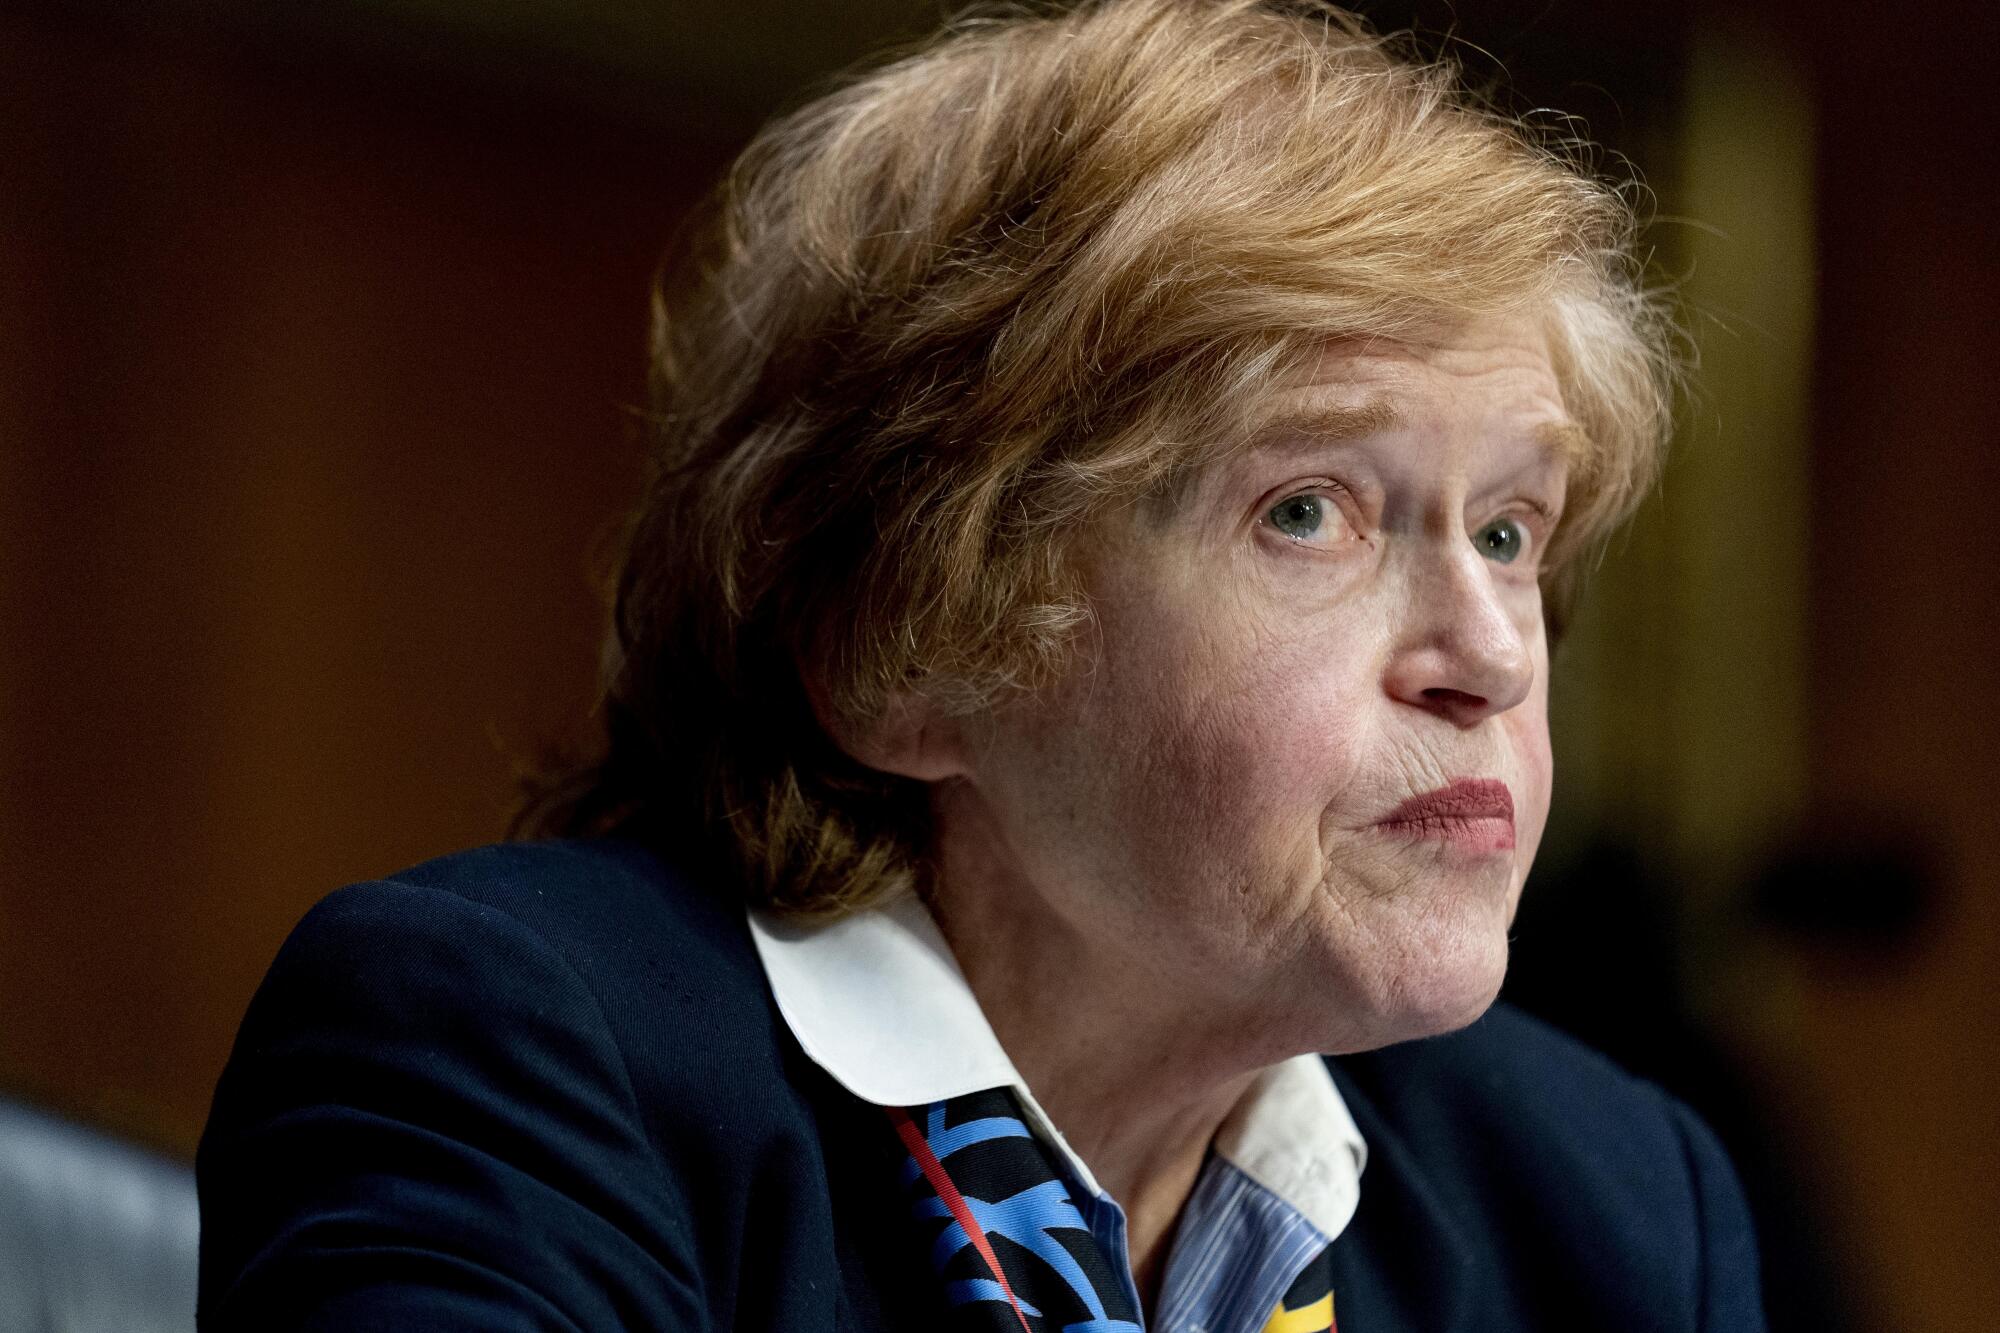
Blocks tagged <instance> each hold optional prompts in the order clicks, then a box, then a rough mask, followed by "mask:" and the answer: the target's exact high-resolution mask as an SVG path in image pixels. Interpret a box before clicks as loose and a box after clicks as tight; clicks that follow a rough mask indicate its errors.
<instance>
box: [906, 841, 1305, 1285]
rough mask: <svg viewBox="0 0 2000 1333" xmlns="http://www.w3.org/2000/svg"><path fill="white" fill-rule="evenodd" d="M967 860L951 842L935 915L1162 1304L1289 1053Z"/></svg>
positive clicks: (992, 862) (995, 862)
mask: <svg viewBox="0 0 2000 1333" xmlns="http://www.w3.org/2000/svg"><path fill="white" fill-rule="evenodd" d="M962 827H963V825H961V828H962ZM966 850H968V849H966V848H964V847H963V846H962V845H961V847H960V849H959V850H957V851H954V849H953V847H952V844H951V842H950V840H949V839H947V840H946V841H945V845H944V847H943V855H942V857H941V861H940V873H939V875H938V877H937V880H936V882H935V883H934V885H933V888H932V894H931V907H932V911H933V913H934V915H935V916H936V918H937V921H938V925H939V928H940V929H941V930H942V931H943V933H944V935H945V938H946V940H947V941H949V943H950V944H951V947H952V951H953V953H954V954H955V955H956V956H957V958H958V961H959V965H960V966H961V967H962V968H963V969H964V972H965V976H966V980H967V982H968V983H969V984H970V985H971V987H972V991H973V994H974V995H975V996H976V997H977V998H978V1000H979V1005H980V1008H981V1010H982V1011H983V1012H984V1013H985V1015H986V1018H987V1021H988V1022H989V1023H991V1024H992V1027H993V1031H994V1034H995V1035H996V1036H997V1037H998V1038H999V1039H1000V1044H1001V1045H1002V1046H1003V1047H1004V1048H1005V1049H1006V1051H1007V1054H1008V1056H1009V1057H1010V1058H1011V1059H1012V1060H1013V1062H1014V1065H1015V1067H1016V1068H1017V1069H1018V1070H1019V1071H1020V1073H1021V1076H1022V1078H1023V1079H1024V1080H1025V1081H1026V1083H1027V1085H1028V1087H1029V1088H1030V1089H1032V1090H1033V1092H1034V1094H1035V1098H1036V1100H1037V1101H1039V1102H1040V1103H1041V1104H1042V1107H1043V1109H1044V1110H1046V1111H1047V1112H1048V1114H1049V1117H1050V1119H1051V1120H1052V1121H1053V1122H1054V1123H1055V1124H1056V1126H1057V1127H1058V1128H1059V1129H1061V1131H1062V1133H1063V1137H1064V1138H1065V1139H1067V1140H1068V1141H1069V1143H1070V1146H1071V1147H1072V1148H1074V1149H1075V1150H1076V1152H1077V1153H1078V1155H1079V1156H1081V1157H1082V1158H1083V1160H1084V1161H1085V1162H1087V1163H1088V1164H1089V1166H1090V1169H1091V1171H1092V1173H1093V1174H1094V1175H1096V1177H1097V1179H1098V1183H1099V1184H1100V1185H1102V1186H1103V1187H1104V1189H1105V1190H1107V1191H1108V1192H1109V1193H1110V1194H1111V1196H1112V1197H1113V1198H1115V1199H1117V1200H1118V1202H1119V1204H1120V1206H1121V1207H1122V1208H1124V1210H1125V1213H1126V1220H1127V1224H1128V1225H1127V1240H1128V1245H1129V1248H1130V1252H1131V1262H1132V1269H1133V1276H1134V1279H1135V1281H1136V1282H1137V1284H1138V1286H1139V1292H1140V1297H1141V1299H1142V1300H1143V1301H1144V1302H1146V1304H1148V1305H1149V1306H1150V1305H1151V1304H1152V1303H1153V1302H1154V1299H1155V1297H1156V1295H1157V1291H1158V1286H1159V1282H1160V1278H1161V1276H1162V1274H1163V1271H1164V1268H1165V1264H1166V1256H1167V1252H1168V1249H1169V1247H1170V1245H1171V1243H1172V1239H1173V1233H1174V1228H1175V1225H1176V1223H1177V1222H1178V1221H1179V1218H1180V1213H1181V1209H1182V1207H1183V1206H1184V1205H1185V1203H1186V1202H1187V1198H1188V1195H1189V1194H1190V1192H1191V1191H1192V1190H1193V1188H1194V1184H1195V1180H1196V1177H1197V1176H1198V1175H1199V1174H1200V1171H1201V1165H1202V1162H1203V1159H1204V1158H1205V1156H1206V1154H1207V1152H1208V1148H1209V1145H1210V1143H1211V1142H1212V1141H1213V1139H1214V1137H1215V1133H1216V1131H1217V1129H1219V1128H1220V1127H1221V1125H1222V1122H1223V1120H1224V1119H1225V1118H1226V1117H1227V1116H1228V1114H1229V1112H1230V1110H1231V1109H1232V1108H1233V1107H1234V1106H1235V1105H1236V1102H1237V1101H1238V1099H1239V1098H1240V1097H1241V1096H1242V1094H1243V1092H1244V1090H1245V1088H1246V1087H1247V1086H1248V1085H1249V1083H1250V1082H1251V1080H1252V1079H1253V1078H1254V1077H1255V1076H1256V1074H1257V1072H1258V1070H1259V1069H1261V1068H1262V1067H1263V1066H1264V1065H1265V1064H1269V1063H1271V1062H1272V1061H1273V1060H1275V1059H1278V1058H1282V1056H1283V1054H1284V1052H1275V1053H1270V1055H1269V1058H1259V1053H1258V1051H1257V1045H1258V1043H1256V1042H1254V1041H1253V1040H1249V1039H1246V1027H1245V1024H1244V1022H1243V1021H1242V1016H1241V1015H1232V1014H1224V1013H1223V1012H1222V1011H1221V1010H1220V1008H1219V1006H1217V1005H1215V1004H1213V1003H1211V1002H1207V1001H1203V1000H1201V999H1200V998H1199V997H1190V996H1189V995H1188V993H1187V992H1188V989H1189V988H1187V987H1185V986H1181V987H1175V986H1172V985H1169V984H1166V982H1165V980H1164V979H1163V978H1162V977H1161V975H1160V973H1159V970H1158V969H1157V968H1154V967H1151V966H1148V965H1147V961H1146V960H1145V959H1144V958H1143V957H1132V956H1128V953H1126V952H1121V951H1120V950H1119V949H1118V948H1117V947H1116V946H1115V941H1109V942H1108V941H1106V940H1104V939H1101V938H1096V937H1095V936H1097V935H1103V934H1116V933H1117V932H1106V931H1098V932H1085V931H1080V930H1078V929H1077V928H1076V927H1075V926H1074V925H1072V924H1071V923H1069V922H1067V921H1065V920H1063V919H1062V918H1061V916H1060V915H1059V914H1058V913H1056V912H1054V911H1052V910H1050V909H1049V908H1048V905H1047V899H1046V898H1044V897H1043V896H1041V895H1039V894H1037V893H1035V892H1033V891H1032V889H1031V888H1030V886H1028V885H1025V884H1021V883H1017V882H1004V881H1006V880H1007V879H1008V877H1007V876H1005V875H1004V874H997V873H995V867H997V866H1001V865H1004V864H1005V863H1004V861H1003V860H1002V859H1001V858H997V857H993V856H991V855H988V854H985V853H984V852H982V854H980V855H978V856H976V857H974V856H967V855H965V854H964V852H965V851H966ZM1135 952H1137V953H1140V954H1143V953H1144V952H1145V951H1144V950H1143V949H1141V950H1137V951H1135ZM1191 1001H1192V1002H1191Z"/></svg>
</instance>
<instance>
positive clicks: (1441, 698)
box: [1423, 685, 1486, 708]
mask: <svg viewBox="0 0 2000 1333" xmlns="http://www.w3.org/2000/svg"><path fill="white" fill-rule="evenodd" d="M1423 693H1424V698H1425V699H1427V700H1429V701H1430V702H1432V703H1438V704H1446V705H1449V706H1451V707H1455V708H1483V707H1485V705H1486V700H1485V699H1483V698H1481V697H1480V696H1479V695H1476V694H1468V693H1466V692H1465V691H1464V690H1454V689H1450V688H1448V687H1446V686H1442V685H1433V686H1431V687H1430V688H1429V689H1426V690H1425V691H1424V692H1423Z"/></svg>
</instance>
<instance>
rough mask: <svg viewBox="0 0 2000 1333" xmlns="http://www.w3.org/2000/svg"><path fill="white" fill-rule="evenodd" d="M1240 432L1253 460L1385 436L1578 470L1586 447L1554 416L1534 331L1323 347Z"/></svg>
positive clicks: (1545, 359)
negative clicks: (1529, 457)
mask: <svg viewBox="0 0 2000 1333" xmlns="http://www.w3.org/2000/svg"><path fill="white" fill-rule="evenodd" d="M1251 418H1252V419H1251V420H1250V421H1249V422H1247V423H1246V426H1247V429H1246V431H1245V434H1244V437H1243V439H1242V441H1241V445H1240V447H1242V448H1245V449H1248V450H1250V451H1252V452H1266V453H1268V452H1274V451H1284V450H1286V449H1289V448H1314V447H1320V446H1324V445H1326V444H1331V443H1340V442H1344V441H1349V440H1358V439H1364V438H1367V437H1371V436H1377V435H1383V434H1387V433H1390V432H1398V433H1405V434H1416V435H1419V436H1427V437H1439V436H1443V437H1452V438H1457V439H1460V440H1462V441H1464V442H1466V443H1470V444H1473V445H1480V444H1484V445H1488V446H1490V447H1491V449H1493V450H1495V451H1506V452H1515V453H1518V452H1520V451H1523V450H1526V451H1530V452H1533V453H1537V454H1541V455H1544V456H1546V460H1547V461H1548V462H1549V463H1551V464H1554V465H1559V466H1563V467H1567V466H1569V465H1572V464H1575V463H1577V462H1580V461H1581V459H1582V456H1583V455H1584V454H1586V453H1587V452H1588V450H1589V444H1590V441H1589V438H1588V437H1587V435H1586V434H1585V433H1584V431H1583V429H1582V428H1581V427H1580V426H1578V425H1577V424H1576V422H1575V421H1573V420H1572V419H1571V418H1570V416H1569V414H1568V413H1567V411H1565V410H1564V406H1563V395H1562V388H1561V385H1560V383H1559V381H1558V380H1557V377H1556V372H1555V368H1554V365H1553V363H1552V361H1551V359H1550V357H1549V352H1548V343H1547V339H1546V337H1545V336H1544V335H1543V333H1542V331H1541V328H1540V325H1539V324H1538V323H1536V322H1532V321H1528V320H1525V319H1519V320H1485V321H1477V322H1468V323H1466V324H1463V325H1459V326H1455V327H1454V328H1452V329H1451V330H1449V331H1447V332H1445V333H1444V334H1441V335H1440V336H1438V337H1436V338H1431V339H1422V340H1416V339H1411V340H1392V339H1386V338H1380V339H1371V340H1366V341H1362V340H1355V339H1343V340H1330V341H1328V342H1326V343H1324V344H1322V345H1321V346H1319V347H1318V348H1316V349H1315V352H1314V355H1312V356H1311V357H1310V358H1308V359H1307V360H1306V362H1305V363H1304V364H1303V365H1302V366H1301V367H1299V368H1298V369H1296V370H1294V371H1293V372H1291V373H1290V374H1288V375H1285V376H1283V377H1281V378H1280V379H1279V380H1278V381H1277V382H1275V383H1274V384H1272V385H1271V386H1270V388H1269V389H1268V391H1267V392H1266V393H1265V394H1264V395H1263V396H1262V397H1261V399H1260V400H1259V402H1258V403H1257V405H1256V407H1255V409H1254V410H1253V412H1252V414H1251Z"/></svg>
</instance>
